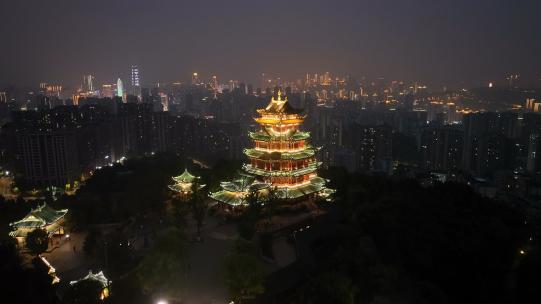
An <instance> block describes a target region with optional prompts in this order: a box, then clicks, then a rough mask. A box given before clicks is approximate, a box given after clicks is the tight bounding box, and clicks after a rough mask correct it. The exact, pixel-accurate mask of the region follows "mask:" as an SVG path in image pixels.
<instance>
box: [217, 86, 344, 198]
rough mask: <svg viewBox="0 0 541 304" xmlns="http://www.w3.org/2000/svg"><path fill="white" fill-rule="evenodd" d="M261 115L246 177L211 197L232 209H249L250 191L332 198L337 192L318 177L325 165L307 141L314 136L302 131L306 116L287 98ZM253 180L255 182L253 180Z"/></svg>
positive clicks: (248, 153)
mask: <svg viewBox="0 0 541 304" xmlns="http://www.w3.org/2000/svg"><path fill="white" fill-rule="evenodd" d="M257 112H258V113H259V114H260V117H257V118H255V121H256V122H257V123H258V124H259V125H260V130H259V131H257V132H251V133H250V134H249V135H250V138H251V139H252V140H253V143H254V147H253V148H250V149H245V151H244V153H245V154H246V156H247V157H248V158H249V162H248V163H247V164H245V165H244V166H243V169H244V171H245V173H246V176H243V177H242V178H241V179H240V180H237V181H233V182H226V183H222V185H221V186H222V190H221V191H219V192H217V193H212V194H211V197H212V198H213V199H215V200H217V201H219V202H222V203H226V204H229V205H232V206H237V205H245V204H246V201H245V198H246V196H247V195H248V194H249V193H250V191H253V190H257V191H261V192H262V194H265V193H266V190H265V189H267V188H271V189H275V190H276V196H277V197H278V198H280V199H283V200H295V201H296V200H304V199H310V198H314V197H316V196H321V197H328V196H329V195H330V194H332V192H333V190H331V189H328V188H327V187H326V182H327V181H326V180H324V179H323V178H321V177H318V176H317V169H318V167H319V166H320V165H321V163H320V162H318V161H317V160H316V157H315V154H316V149H315V148H313V147H312V146H311V145H310V144H309V143H308V142H307V140H308V139H309V137H310V133H308V132H303V131H300V130H299V127H300V125H301V124H302V123H303V121H304V119H305V116H304V115H301V114H300V112H301V111H300V110H298V109H294V108H293V107H291V105H290V104H289V102H288V100H287V98H282V94H281V92H278V98H277V99H275V98H272V100H271V102H270V103H269V105H268V106H267V107H266V108H265V109H259V110H257ZM250 176H251V177H252V178H251V179H250V178H249V177H250Z"/></svg>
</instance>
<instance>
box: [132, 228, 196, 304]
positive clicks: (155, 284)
mask: <svg viewBox="0 0 541 304" xmlns="http://www.w3.org/2000/svg"><path fill="white" fill-rule="evenodd" d="M185 272H186V241H185V238H184V236H183V234H182V232H181V231H179V230H176V229H174V230H170V231H168V232H167V233H166V234H164V235H162V236H160V237H159V238H158V240H157V241H156V244H155V246H154V248H152V250H151V251H150V252H149V253H148V254H146V255H145V257H144V258H143V260H142V261H141V263H140V264H139V266H138V268H137V273H136V276H137V278H138V279H139V283H140V285H141V288H142V290H143V292H144V293H146V294H153V295H156V294H159V295H167V296H168V297H176V298H180V297H181V296H182V287H183V285H184V283H183V282H184V279H185Z"/></svg>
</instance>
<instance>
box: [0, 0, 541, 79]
mask: <svg viewBox="0 0 541 304" xmlns="http://www.w3.org/2000/svg"><path fill="white" fill-rule="evenodd" d="M540 9H541V3H540V2H539V1H535V0H521V1H508V0H480V1H466V0H459V1H420V0H414V1H390V0H384V1H350V0H339V1H321V0H312V1H282V0H279V1H242V0H240V1H238V0H234V1H188V2H185V1H171V0H164V1H144V0H129V1H128V0H117V1H105V0H97V1H69V0H59V1H55V2H54V3H52V2H49V1H12V0H8V1H2V3H1V4H0V20H2V26H1V27H0V35H1V37H2V38H3V41H4V43H3V45H2V50H1V54H2V56H0V70H1V73H0V84H3V85H8V84H11V85H35V84H37V83H40V82H50V83H55V82H58V83H63V84H65V85H71V86H76V85H79V84H80V78H81V75H82V74H92V75H95V76H96V78H97V79H99V80H100V81H103V82H113V81H115V80H116V78H117V77H122V76H128V74H129V70H128V69H127V67H129V66H130V65H132V64H137V65H139V66H140V68H141V70H142V72H143V73H144V75H145V78H144V79H143V81H144V83H146V84H147V83H148V84H150V83H156V82H171V81H176V80H185V78H186V76H185V75H190V73H191V72H193V71H198V72H199V73H201V74H203V75H218V76H219V77H220V78H221V79H235V80H240V81H244V82H249V83H250V82H251V83H254V84H255V83H258V81H259V77H260V76H259V75H260V74H261V73H267V74H269V75H275V76H276V77H281V78H282V79H288V80H295V79H297V78H302V77H303V75H304V74H305V73H315V72H318V71H331V72H334V73H338V74H344V75H351V76H352V77H355V78H360V77H361V76H365V77H368V78H378V77H385V78H387V79H401V80H406V81H420V82H423V83H426V84H428V85H429V86H431V87H434V88H440V89H441V87H443V86H447V87H451V88H459V87H475V86H481V85H484V84H486V83H488V82H490V81H493V82H498V81H505V75H507V74H520V75H521V78H522V79H523V81H525V82H526V83H528V84H532V85H534V84H537V85H539V79H540V78H541V75H539V67H540V66H541V57H540V56H539V54H540V53H541V34H540V32H539V31H538V22H539V20H538V12H539V10H540Z"/></svg>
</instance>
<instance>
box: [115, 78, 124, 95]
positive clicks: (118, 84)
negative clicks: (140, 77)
mask: <svg viewBox="0 0 541 304" xmlns="http://www.w3.org/2000/svg"><path fill="white" fill-rule="evenodd" d="M116 96H118V97H121V98H124V84H123V83H122V79H120V78H118V79H117V81H116Z"/></svg>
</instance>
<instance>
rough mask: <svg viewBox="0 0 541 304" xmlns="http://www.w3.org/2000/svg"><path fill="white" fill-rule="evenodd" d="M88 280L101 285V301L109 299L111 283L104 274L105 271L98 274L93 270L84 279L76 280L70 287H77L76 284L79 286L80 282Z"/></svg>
mask: <svg viewBox="0 0 541 304" xmlns="http://www.w3.org/2000/svg"><path fill="white" fill-rule="evenodd" d="M86 280H90V281H96V282H98V283H99V284H100V285H101V287H102V290H101V293H100V299H101V300H103V299H105V298H107V297H109V287H110V285H111V281H109V280H108V279H107V278H106V277H105V275H104V274H103V271H100V272H97V273H92V270H91V271H89V272H88V274H87V275H86V276H85V277H84V278H82V279H79V280H76V281H71V282H70V285H75V284H77V283H79V282H82V281H86Z"/></svg>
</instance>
